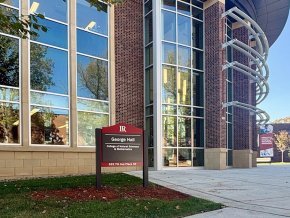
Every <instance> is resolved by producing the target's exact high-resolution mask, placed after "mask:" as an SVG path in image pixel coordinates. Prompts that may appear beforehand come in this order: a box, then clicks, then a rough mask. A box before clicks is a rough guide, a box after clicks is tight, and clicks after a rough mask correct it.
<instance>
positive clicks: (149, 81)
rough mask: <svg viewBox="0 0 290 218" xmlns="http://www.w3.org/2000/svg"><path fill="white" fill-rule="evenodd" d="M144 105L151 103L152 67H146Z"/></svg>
mask: <svg viewBox="0 0 290 218" xmlns="http://www.w3.org/2000/svg"><path fill="white" fill-rule="evenodd" d="M145 74H146V75H145V76H146V82H145V84H146V88H145V90H146V95H145V96H146V105H148V104H152V103H153V67H150V68H148V69H146V71H145Z"/></svg>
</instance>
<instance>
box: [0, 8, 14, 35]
mask: <svg viewBox="0 0 290 218" xmlns="http://www.w3.org/2000/svg"><path fill="white" fill-rule="evenodd" d="M0 10H1V12H2V14H3V15H4V16H6V17H9V18H10V19H11V21H14V20H15V18H14V16H16V19H18V17H19V11H18V10H16V9H13V8H10V7H6V6H4V5H1V4H0ZM1 19H2V18H1ZM0 32H3V33H7V34H11V35H18V33H17V32H15V31H14V30H13V29H11V28H9V26H0Z"/></svg>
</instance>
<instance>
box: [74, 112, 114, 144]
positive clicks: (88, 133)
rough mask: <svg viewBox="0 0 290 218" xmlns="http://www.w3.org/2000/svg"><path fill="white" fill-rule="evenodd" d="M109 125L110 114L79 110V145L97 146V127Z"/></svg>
mask: <svg viewBox="0 0 290 218" xmlns="http://www.w3.org/2000/svg"><path fill="white" fill-rule="evenodd" d="M108 125H109V115H106V114H96V113H89V112H84V111H79V112H78V145H79V146H95V129H96V128H102V127H105V126H108Z"/></svg>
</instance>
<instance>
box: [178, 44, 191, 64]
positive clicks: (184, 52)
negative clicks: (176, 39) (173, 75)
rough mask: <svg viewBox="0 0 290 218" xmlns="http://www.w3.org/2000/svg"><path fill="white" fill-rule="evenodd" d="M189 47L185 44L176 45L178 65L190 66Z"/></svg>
mask: <svg viewBox="0 0 290 218" xmlns="http://www.w3.org/2000/svg"><path fill="white" fill-rule="evenodd" d="M190 60H191V59H190V48H188V47H185V46H178V65H179V66H183V67H190V66H191V63H190Z"/></svg>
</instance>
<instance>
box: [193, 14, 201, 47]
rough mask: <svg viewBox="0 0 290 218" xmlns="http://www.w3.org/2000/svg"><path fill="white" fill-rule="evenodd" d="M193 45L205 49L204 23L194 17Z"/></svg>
mask: <svg viewBox="0 0 290 218" xmlns="http://www.w3.org/2000/svg"><path fill="white" fill-rule="evenodd" d="M192 46H193V47H196V48H200V49H203V23H202V22H200V21H197V20H194V19H192Z"/></svg>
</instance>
